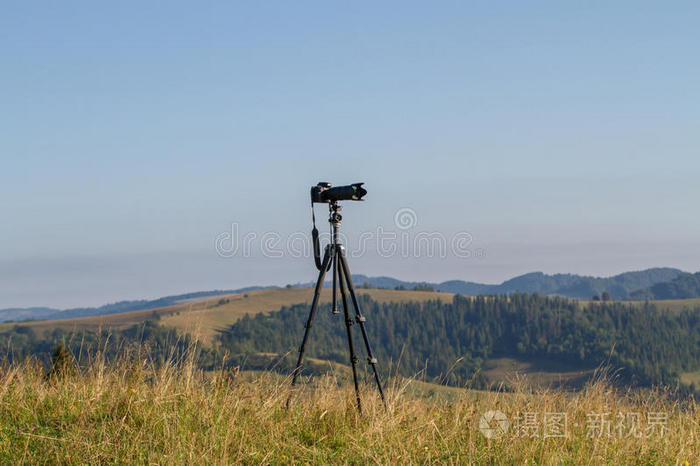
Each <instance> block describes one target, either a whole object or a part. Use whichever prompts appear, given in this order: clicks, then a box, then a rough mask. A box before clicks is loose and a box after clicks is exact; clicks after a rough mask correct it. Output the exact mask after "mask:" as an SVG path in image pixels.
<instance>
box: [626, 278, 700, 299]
mask: <svg viewBox="0 0 700 466" xmlns="http://www.w3.org/2000/svg"><path fill="white" fill-rule="evenodd" d="M630 297H631V298H632V299H690V298H700V272H698V273H684V274H682V275H679V276H678V277H676V278H674V279H672V280H670V281H666V282H662V283H656V284H653V285H651V286H649V287H647V288H645V289H641V290H638V291H635V292H634V293H632V294H631V295H630Z"/></svg>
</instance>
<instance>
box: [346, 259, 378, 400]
mask: <svg viewBox="0 0 700 466" xmlns="http://www.w3.org/2000/svg"><path fill="white" fill-rule="evenodd" d="M338 259H339V260H340V267H341V270H342V272H343V278H344V279H345V280H346V282H347V285H348V290H349V291H350V298H352V305H353V306H354V307H355V316H356V320H357V323H358V324H360V330H361V331H362V339H363V340H364V341H365V348H366V349H367V361H368V362H369V363H370V365H371V366H372V370H373V371H374V380H375V381H376V382H377V388H378V389H379V395H380V396H381V397H382V402H383V403H384V407H385V408H386V398H384V389H382V382H381V380H380V379H379V372H377V358H375V357H374V355H373V354H372V347H371V345H370V344H369V337H368V336H367V330H366V329H365V320H366V319H365V316H363V315H362V312H361V311H360V304H359V303H358V302H357V296H356V295H355V286H354V285H353V283H352V276H350V268H349V267H348V263H347V260H346V259H345V251H344V250H343V249H341V250H340V254H339V255H338Z"/></svg>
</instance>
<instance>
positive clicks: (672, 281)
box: [0, 268, 700, 322]
mask: <svg viewBox="0 0 700 466" xmlns="http://www.w3.org/2000/svg"><path fill="white" fill-rule="evenodd" d="M688 277H695V278H694V280H696V281H695V282H693V279H691V278H688ZM681 279H683V280H681ZM677 280H681V281H677ZM353 281H354V283H355V286H356V287H362V286H365V285H366V286H369V287H371V288H391V289H394V288H397V287H403V288H406V289H413V288H415V287H416V286H430V287H432V288H433V289H435V290H440V291H444V292H447V293H457V294H462V295H480V294H499V295H500V294H508V293H513V292H515V291H520V292H524V293H538V294H541V295H561V296H566V297H569V298H579V299H590V298H591V297H593V296H594V295H600V294H602V293H603V292H604V291H607V292H608V293H610V297H611V298H612V299H619V300H621V299H629V298H630V297H631V296H632V297H635V299H645V298H644V297H646V296H651V297H654V296H682V297H686V296H687V297H695V296H700V274H695V275H693V274H689V273H686V272H683V271H681V270H678V269H671V268H654V269H647V270H642V271H638V272H625V273H621V274H619V275H615V276H613V277H607V278H599V277H586V276H581V275H573V274H554V275H547V274H544V273H542V272H532V273H527V274H525V275H520V276H518V277H515V278H511V279H510V280H506V281H504V282H503V283H501V284H483V283H475V282H466V281H463V280H450V281H446V282H442V283H431V282H407V281H402V280H398V279H396V278H391V277H368V276H366V275H353ZM693 283H695V285H693ZM662 285H663V286H662ZM309 286H313V283H299V284H296V285H293V287H295V288H300V287H309ZM664 286H665V287H664ZM693 286H694V287H695V288H693ZM654 287H660V288H654ZM264 288H277V287H275V286H265V287H262V286H253V287H247V288H240V289H237V290H213V291H199V292H195V293H186V294H180V295H174V296H165V297H163V298H158V299H153V300H136V301H120V302H117V303H112V304H105V305H104V306H100V307H86V308H74V309H66V310H58V309H53V308H48V307H37V308H11V309H0V322H6V321H8V320H15V321H20V320H39V319H41V320H60V319H72V318H76V317H88V316H96V315H104V314H117V313H120V312H129V311H137V310H144V309H154V308H157V307H163V306H170V305H173V304H177V303H181V302H183V301H187V300H190V299H199V298H207V297H210V296H219V295H225V294H233V293H244V292H246V291H253V290H259V289H264ZM640 296H644V297H640ZM650 299H652V298H650ZM654 299H670V298H660V297H656V298H654Z"/></svg>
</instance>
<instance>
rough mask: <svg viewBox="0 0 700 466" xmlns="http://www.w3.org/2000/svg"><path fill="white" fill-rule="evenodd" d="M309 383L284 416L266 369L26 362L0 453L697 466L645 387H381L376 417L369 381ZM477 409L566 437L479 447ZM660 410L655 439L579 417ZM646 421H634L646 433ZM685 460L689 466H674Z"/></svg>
mask: <svg viewBox="0 0 700 466" xmlns="http://www.w3.org/2000/svg"><path fill="white" fill-rule="evenodd" d="M338 382H339V381H338V380H337V379H335V378H333V377H325V378H320V379H316V382H315V383H314V384H313V385H302V386H301V387H299V389H298V390H297V392H296V393H294V397H293V403H292V406H291V409H290V410H285V409H284V402H285V399H286V398H287V396H288V394H289V389H288V380H286V379H284V378H282V377H279V376H275V375H274V374H265V373H262V374H258V375H256V376H254V377H252V378H251V377H244V376H241V375H240V374H235V373H229V372H222V373H215V374H203V373H202V372H200V371H197V370H196V369H195V368H194V366H193V365H192V364H191V363H190V364H187V363H185V364H184V365H182V366H180V367H179V368H177V367H174V366H172V365H165V366H162V367H160V368H155V367H152V366H150V365H148V364H146V363H143V364H141V365H139V364H127V363H123V364H121V365H118V366H116V367H107V366H105V365H104V364H103V363H100V362H99V361H98V362H95V363H93V364H92V365H90V366H89V367H88V368H87V369H85V370H84V371H83V373H82V374H74V375H68V376H66V377H65V378H63V379H60V380H53V381H47V380H46V379H45V378H44V376H43V371H42V370H41V369H39V368H37V367H36V366H32V365H31V364H25V365H21V366H16V367H10V368H6V369H4V370H3V371H2V373H1V378H0V400H1V403H2V407H1V411H0V458H1V459H2V463H3V464H11V463H19V462H22V463H30V464H37V463H61V464H62V463H66V464H78V463H80V464H95V463H149V464H151V463H152V464H184V463H215V464H230V463H263V464H302V463H314V464H328V463H359V464H366V463H382V464H394V463H447V464H456V463H460V464H463V463H474V464H484V463H496V464H504V463H505V464H523V463H524V462H525V461H527V462H530V463H532V462H534V463H537V464H562V463H565V464H600V463H607V464H633V463H634V464H656V463H666V464H697V460H698V458H700V450H699V444H698V442H699V440H700V439H699V435H700V434H699V432H700V427H699V425H698V421H699V413H698V406H697V405H696V404H695V403H694V402H687V403H679V402H676V401H673V399H672V398H669V397H667V396H665V395H663V394H658V393H650V392H647V393H643V394H642V393H637V394H633V393H624V394H619V393H615V392H613V391H612V389H611V388H610V387H609V386H608V385H607V384H606V383H604V382H602V381H598V382H595V383H593V384H591V385H589V386H587V388H586V389H585V390H583V391H581V392H579V393H577V394H571V393H564V392H557V391H547V390H539V389H538V390H536V391H535V392H531V391H530V390H529V389H528V388H527V387H526V386H524V385H523V386H521V387H520V388H519V389H518V390H516V391H515V392H514V393H498V392H477V391H469V390H455V389H452V390H450V396H449V397H435V396H434V397H431V398H426V397H424V396H420V395H419V394H417V393H416V392H415V390H412V387H413V386H415V385H417V386H418V388H420V386H421V384H420V383H417V382H414V381H410V380H399V379H396V380H394V381H393V382H392V383H391V384H389V385H390V386H389V387H388V394H389V410H388V412H385V411H384V409H383V407H382V405H381V403H380V402H379V400H378V399H377V397H376V396H375V395H374V392H373V391H372V390H370V388H372V387H368V388H367V390H366V391H365V392H364V393H363V401H364V408H365V412H364V414H363V415H362V416H360V415H358V414H357V413H356V411H355V406H354V397H353V393H352V391H351V389H350V388H349V387H350V386H349V385H348V384H345V383H343V384H340V385H339V383H338ZM487 410H500V411H502V412H503V413H505V414H506V415H507V416H508V418H510V419H511V420H513V419H514V417H515V415H516V413H518V412H520V413H537V416H538V419H541V417H542V416H544V413H550V412H554V413H567V416H568V423H567V425H568V438H544V436H543V435H542V433H541V432H540V433H539V434H538V435H535V436H533V437H525V436H518V435H515V434H514V433H513V430H512V429H511V430H510V431H508V432H507V433H506V434H505V435H504V436H503V437H502V438H499V439H491V440H489V439H486V438H485V437H484V436H483V435H482V433H481V432H480V431H479V428H478V422H479V418H480V417H481V416H482V414H483V413H484V412H485V411H487ZM619 412H621V413H641V415H642V416H646V413H650V412H652V413H656V412H663V413H667V415H668V421H667V424H666V427H667V429H668V430H667V431H665V434H664V435H663V436H661V435H659V434H653V435H650V436H649V437H648V438H646V437H644V438H639V439H638V438H634V437H624V436H618V435H616V434H615V432H614V430H613V432H612V435H611V436H607V435H603V436H601V437H595V438H590V437H588V436H587V430H588V429H587V419H588V418H587V415H589V414H591V413H611V414H612V420H613V429H614V426H615V414H616V413H619ZM645 423H646V419H645V418H644V419H643V425H645ZM686 461H687V462H689V463H686Z"/></svg>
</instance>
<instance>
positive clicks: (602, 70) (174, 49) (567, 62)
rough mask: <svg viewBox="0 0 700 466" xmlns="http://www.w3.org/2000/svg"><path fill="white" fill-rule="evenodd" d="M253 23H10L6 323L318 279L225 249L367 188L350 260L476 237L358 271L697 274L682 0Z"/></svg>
mask: <svg viewBox="0 0 700 466" xmlns="http://www.w3.org/2000/svg"><path fill="white" fill-rule="evenodd" d="M260 3H263V2H249V3H248V4H244V3H236V2H210V3H206V4H202V2H199V3H194V2H188V3H177V2H167V3H166V2H115V4H114V5H106V4H104V3H100V4H97V3H95V2H81V3H78V2H45V3H43V4H42V3H41V2H14V3H8V4H4V5H3V11H2V14H1V15H0V57H1V58H0V102H2V111H1V112H0V157H2V170H1V171H0V213H1V214H2V217H3V228H2V229H0V283H1V284H0V307H7V306H29V305H55V306H74V305H94V304H100V303H103V302H107V301H115V300H119V299H126V298H141V297H155V296H160V295H163V294H168V293H177V292H185V291H193V290H199V289H212V288H236V287H239V286H244V285H251V284H267V283H275V284H284V283H288V282H299V281H307V280H310V279H312V278H313V275H314V270H315V269H314V267H313V264H312V261H311V260H310V259H309V258H308V257H304V258H295V257H288V256H285V257H283V258H277V259H270V258H266V257H260V256H256V255H255V254H253V257H231V258H222V257H220V256H219V255H217V253H216V250H215V248H214V241H215V238H216V237H217V235H219V234H220V233H222V232H225V231H230V230H231V225H232V224H233V223H235V224H237V225H238V228H239V229H240V230H241V231H243V232H255V233H257V234H258V235H262V234H264V233H265V232H270V231H272V232H276V233H278V234H279V235H280V236H281V237H282V238H288V237H289V235H292V234H294V233H295V232H307V231H308V229H309V220H310V215H309V208H308V188H309V186H311V185H312V184H315V183H316V182H317V181H321V180H328V181H331V182H334V183H337V184H344V183H350V182H355V181H365V182H366V183H367V188H368V190H369V194H368V196H367V202H365V203H363V204H361V205H360V204H359V203H358V204H353V205H347V206H346V208H345V215H346V221H345V223H344V225H343V229H344V231H346V232H347V234H348V236H349V240H348V245H349V249H351V248H352V246H353V244H354V239H356V238H357V237H358V235H361V234H362V232H364V231H376V229H377V227H379V226H383V227H384V228H386V229H391V228H393V227H395V225H394V218H393V217H394V214H395V212H396V211H397V210H398V209H401V208H410V209H412V210H413V211H414V212H415V214H416V219H417V224H416V226H415V229H414V231H413V233H416V232H418V231H427V232H439V233H441V234H443V235H445V237H447V238H449V237H450V236H451V235H454V234H456V233H457V232H469V234H470V235H471V236H472V238H473V243H472V247H473V250H474V251H473V252H475V254H472V255H471V256H470V257H469V258H466V259H465V258H457V257H453V256H451V255H448V257H444V258H439V259H436V258H424V257H390V258H386V257H379V256H378V255H377V254H373V253H372V252H371V251H369V252H368V253H367V254H363V255H362V256H361V257H357V258H353V263H352V268H353V270H354V271H355V272H357V273H366V274H370V275H382V274H383V275H393V276H396V277H398V278H404V279H416V280H418V279H422V280H430V281H439V280H447V279H466V280H474V281H482V282H500V281H502V280H504V279H507V278H510V277H511V276H513V275H516V274H519V273H524V272H528V271H533V270H542V271H545V272H550V273H552V272H572V273H586V274H595V275H610V274H614V273H619V272H622V271H625V270H630V269H639V268H645V267H650V266H675V267H680V268H683V269H685V270H689V271H696V270H698V269H700V267H698V266H697V264H698V263H700V217H698V216H697V202H698V199H700V183H698V179H700V144H699V143H700V131H698V129H699V127H700V110H699V109H700V84H698V83H700V61H699V60H698V59H697V50H699V49H700V32H699V31H698V28H697V23H698V18H700V5H699V4H698V3H697V2H673V3H672V4H661V3H659V2H614V4H612V3H613V2H585V3H583V2H581V3H580V4H573V3H571V2H502V3H495V2H442V3H436V2H433V3H428V2H382V3H381V5H379V4H378V2H352V3H346V4H340V3H334V2H317V3H310V2H279V3H273V2H264V4H260ZM319 213H320V218H321V223H323V221H324V220H323V219H324V215H323V213H322V210H321V209H319ZM476 252H478V254H476ZM477 256H478V257H477Z"/></svg>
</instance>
